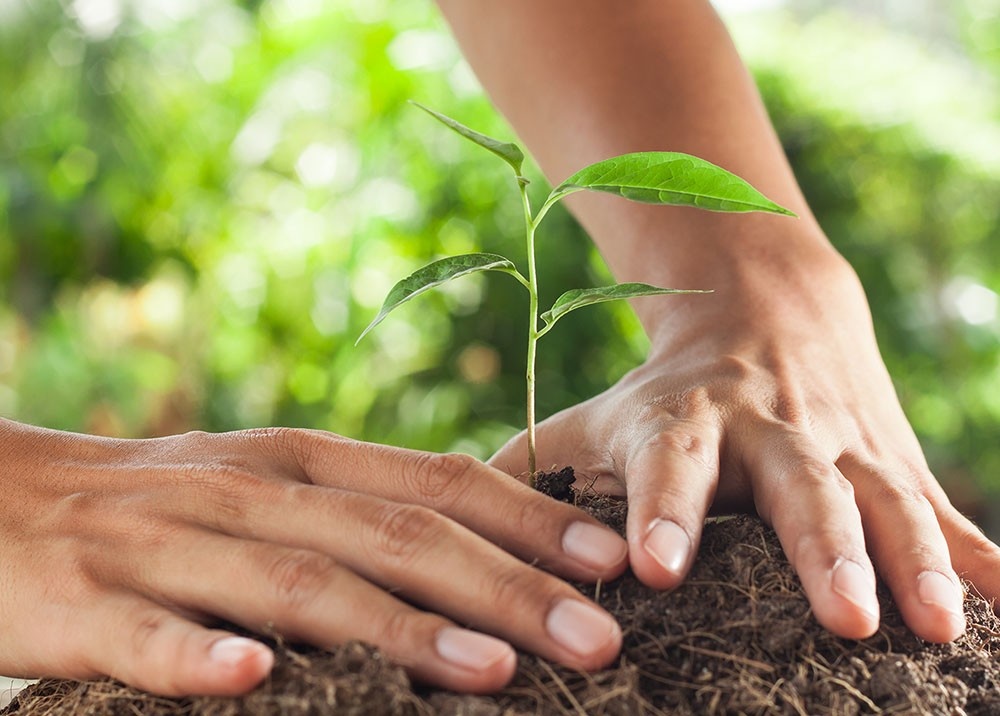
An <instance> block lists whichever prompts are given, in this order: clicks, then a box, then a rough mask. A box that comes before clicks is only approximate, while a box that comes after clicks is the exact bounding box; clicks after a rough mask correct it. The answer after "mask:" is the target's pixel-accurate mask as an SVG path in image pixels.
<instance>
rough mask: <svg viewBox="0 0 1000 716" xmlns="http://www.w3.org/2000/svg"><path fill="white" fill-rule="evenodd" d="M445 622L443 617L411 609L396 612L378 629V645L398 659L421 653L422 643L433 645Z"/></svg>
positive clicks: (389, 615)
mask: <svg viewBox="0 0 1000 716" xmlns="http://www.w3.org/2000/svg"><path fill="white" fill-rule="evenodd" d="M445 623H446V622H445V620H444V619H442V618H441V617H438V616H434V615H432V614H428V613H426V612H419V611H416V610H410V609H399V610H394V611H392V612H391V613H390V614H388V615H387V616H386V617H385V619H384V620H383V621H382V623H381V624H380V625H379V628H378V637H377V638H378V640H379V642H380V643H378V644H376V646H379V647H381V648H383V649H387V650H389V651H390V652H392V653H393V654H394V655H395V656H396V657H397V659H398V658H399V657H402V658H403V659H405V658H406V657H405V656H403V655H404V654H405V653H406V652H409V653H410V654H411V655H412V654H413V653H414V652H417V651H421V642H425V643H428V644H429V643H431V642H432V641H433V638H434V637H433V634H434V632H435V631H437V630H438V629H440V628H441V627H442V626H443V625H444V624H445Z"/></svg>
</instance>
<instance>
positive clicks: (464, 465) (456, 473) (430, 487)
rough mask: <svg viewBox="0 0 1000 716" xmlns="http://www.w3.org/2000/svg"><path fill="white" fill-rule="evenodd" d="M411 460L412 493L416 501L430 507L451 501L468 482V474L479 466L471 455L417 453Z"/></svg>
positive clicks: (461, 491) (462, 490) (460, 492)
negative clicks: (413, 474)
mask: <svg viewBox="0 0 1000 716" xmlns="http://www.w3.org/2000/svg"><path fill="white" fill-rule="evenodd" d="M414 460H415V461H416V464H415V465H414V469H415V472H416V480H414V481H413V482H412V485H413V489H414V490H415V491H416V492H417V495H418V497H419V498H421V499H423V500H426V501H428V502H431V503H433V504H436V503H439V502H441V501H444V500H447V501H449V502H451V501H454V499H455V498H456V496H457V495H459V494H462V493H463V492H464V490H465V488H466V487H467V486H468V484H469V482H470V473H471V472H473V471H474V470H475V469H476V467H477V466H478V465H479V464H480V463H479V461H478V460H476V459H475V458H474V457H472V456H471V455H465V454H462V453H447V454H443V455H442V454H435V453H420V454H418V455H417V456H416V457H415V458H414Z"/></svg>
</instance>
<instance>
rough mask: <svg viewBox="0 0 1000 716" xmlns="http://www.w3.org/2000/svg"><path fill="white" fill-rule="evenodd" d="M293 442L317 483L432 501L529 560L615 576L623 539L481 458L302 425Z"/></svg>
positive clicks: (560, 569)
mask: <svg viewBox="0 0 1000 716" xmlns="http://www.w3.org/2000/svg"><path fill="white" fill-rule="evenodd" d="M298 435H299V436H300V437H299V438H298V442H297V443H296V444H295V445H294V447H293V450H294V453H295V454H296V456H297V459H298V461H299V464H300V465H301V467H302V470H303V472H304V473H305V474H306V475H307V476H308V477H309V479H310V480H311V481H312V482H315V483H316V484H318V485H329V486H333V487H338V488H341V489H346V490H351V491H356V492H365V493H367V494H371V495H375V496H378V497H383V498H386V499H390V500H393V501H396V502H404V503H409V504H414V505H422V506H424V507H429V508H431V509H433V510H435V511H436V512H440V513H441V514H443V515H445V516H447V517H449V518H451V519H453V520H454V521H456V522H458V523H459V524H462V525H464V526H465V527H468V528H469V529H471V530H472V531H474V532H476V533H477V534H479V535H481V536H483V537H485V538H486V539H488V540H490V541H491V542H493V543H494V544H496V545H498V546H500V547H502V548H503V549H504V550H506V551H508V552H510V553H511V554H514V555H516V556H518V557H520V558H521V559H523V560H525V561H527V562H537V563H539V564H540V565H541V566H543V567H545V568H546V569H549V570H551V571H553V572H555V573H557V574H560V575H562V576H565V577H569V578H573V579H578V580H581V581H594V580H597V579H604V580H607V579H614V578H615V577H617V576H618V575H620V574H621V573H622V572H623V571H624V569H625V566H626V564H627V554H628V545H627V544H626V542H625V540H624V539H622V538H621V537H620V536H618V535H617V534H616V533H614V532H613V531H612V530H610V529H608V528H607V527H605V526H604V525H602V524H601V523H600V522H598V521H597V520H596V519H594V518H593V517H591V516H589V515H588V514H586V513H585V512H584V511H583V510H580V509H579V508H576V507H574V506H572V505H568V504H565V503H562V502H557V501H555V500H552V499H551V498H549V497H546V496H545V495H542V494H540V493H538V492H536V491H535V490H533V489H531V488H530V487H528V486H526V485H524V484H522V483H521V482H518V481H517V480H514V479H512V478H511V477H510V476H509V475H507V474H506V473H503V472H501V471H499V470H496V469H494V468H492V467H490V466H488V465H486V464H485V463H483V462H480V461H479V460H476V459H475V458H473V457H471V456H469V455H461V454H454V453H453V454H438V453H430V452H423V451H417V450H407V449H403V448H394V447H388V446H385V445H377V444H373V443H364V442H356V441H351V440H345V439H343V438H340V437H339V436H336V435H333V434H331V433H324V432H321V431H306V432H300V433H298Z"/></svg>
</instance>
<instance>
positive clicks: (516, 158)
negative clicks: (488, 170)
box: [410, 100, 524, 177]
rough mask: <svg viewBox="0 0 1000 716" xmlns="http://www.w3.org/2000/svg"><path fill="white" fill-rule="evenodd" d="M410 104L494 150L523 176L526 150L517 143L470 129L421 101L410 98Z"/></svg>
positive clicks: (485, 147) (472, 140) (473, 140)
mask: <svg viewBox="0 0 1000 716" xmlns="http://www.w3.org/2000/svg"><path fill="white" fill-rule="evenodd" d="M410 104H413V105H414V106H416V107H419V108H420V109H422V110H424V111H425V112H427V114H429V115H430V116H432V117H434V118H435V119H437V120H438V121H439V122H441V123H442V124H444V125H445V126H447V127H450V128H451V129H453V130H454V131H456V132H458V133H459V134H461V135H462V136H463V137H465V138H466V139H468V140H469V141H471V142H475V143H476V144H478V145H479V146H480V147H482V148H483V149H486V150H488V151H491V152H493V153H494V154H496V155H497V156H498V157H500V158H501V159H503V160H504V161H505V162H507V163H508V164H510V165H511V167H513V169H514V173H515V174H517V176H518V177H520V176H521V164H523V163H524V152H522V151H521V148H520V147H519V146H517V145H516V144H513V143H512V142H501V141H500V140H499V139H493V137H487V136H486V135H485V134H480V133H479V132H477V131H476V130H474V129H469V128H468V127H466V126H465V125H464V124H462V123H461V122H456V121H455V120H454V119H452V118H451V117H447V116H445V115H443V114H441V113H440V112H435V111H434V110H433V109H430V108H429V107H425V106H424V105H422V104H420V103H419V102H414V101H413V100H410Z"/></svg>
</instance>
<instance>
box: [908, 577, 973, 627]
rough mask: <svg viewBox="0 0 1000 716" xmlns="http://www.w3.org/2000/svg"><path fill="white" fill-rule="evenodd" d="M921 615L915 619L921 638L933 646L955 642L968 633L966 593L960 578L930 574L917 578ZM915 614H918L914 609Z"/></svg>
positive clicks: (912, 618)
mask: <svg viewBox="0 0 1000 716" xmlns="http://www.w3.org/2000/svg"><path fill="white" fill-rule="evenodd" d="M916 593H917V599H918V601H919V603H920V610H919V614H914V615H913V616H912V617H911V620H908V621H911V627H910V628H911V629H913V631H914V633H916V634H917V636H919V637H921V638H923V639H926V640H927V641H933V642H939V643H944V642H949V641H954V640H955V639H957V638H958V637H960V636H961V635H962V634H964V633H965V612H964V610H963V603H964V600H965V591H964V590H963V589H962V585H961V583H960V582H959V581H958V578H957V577H956V576H953V575H950V574H945V573H944V572H940V571H937V570H926V571H924V572H921V573H920V574H919V575H918V576H917V592H916ZM913 611H916V610H915V609H913Z"/></svg>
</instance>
